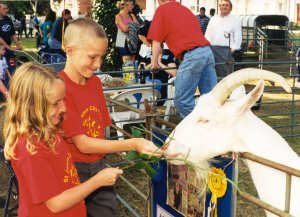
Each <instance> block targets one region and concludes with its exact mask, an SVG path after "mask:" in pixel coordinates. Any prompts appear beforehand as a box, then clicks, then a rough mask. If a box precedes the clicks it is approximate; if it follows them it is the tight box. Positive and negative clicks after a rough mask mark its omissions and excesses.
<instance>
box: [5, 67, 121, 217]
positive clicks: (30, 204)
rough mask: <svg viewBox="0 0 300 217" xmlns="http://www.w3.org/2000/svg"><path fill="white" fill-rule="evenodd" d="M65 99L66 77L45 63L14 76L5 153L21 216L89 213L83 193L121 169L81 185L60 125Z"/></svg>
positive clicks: (109, 180) (62, 216)
mask: <svg viewBox="0 0 300 217" xmlns="http://www.w3.org/2000/svg"><path fill="white" fill-rule="evenodd" d="M64 98H65V84H64V82H63V80H62V79H61V78H59V77H58V76H57V75H55V74H54V73H52V72H50V71H49V70H48V69H47V68H44V67H43V66H41V65H36V64H33V63H25V64H23V65H22V66H21V67H20V68H18V69H17V71H16V73H15V74H14V76H13V77H12V80H11V85H10V89H9V96H8V100H7V107H6V111H5V125H4V137H5V141H6V142H5V147H4V154H5V157H6V159H8V160H11V164H12V167H13V169H14V171H15V173H16V177H17V180H18V187H19V209H18V216H19V217H25V216H26V217H35V216H42V217H75V216H76V217H86V207H85V203H84V198H85V197H87V196H88V195H89V194H91V193H92V192H93V191H94V190H96V189H97V188H99V187H101V186H107V185H112V184H114V183H115V181H116V179H117V177H118V176H119V175H120V174H121V173H122V170H119V169H117V168H108V169H105V170H102V171H101V172H99V173H97V174H95V175H94V176H93V177H92V178H90V179H89V180H86V181H85V182H83V183H82V184H80V181H79V178H78V175H77V171H76V169H75V166H74V164H73V159H72V155H71V153H70V151H69V149H68V147H67V145H66V143H65V142H64V140H63V139H62V137H61V131H60V130H59V126H60V124H61V122H62V120H63V115H64V112H65V104H64Z"/></svg>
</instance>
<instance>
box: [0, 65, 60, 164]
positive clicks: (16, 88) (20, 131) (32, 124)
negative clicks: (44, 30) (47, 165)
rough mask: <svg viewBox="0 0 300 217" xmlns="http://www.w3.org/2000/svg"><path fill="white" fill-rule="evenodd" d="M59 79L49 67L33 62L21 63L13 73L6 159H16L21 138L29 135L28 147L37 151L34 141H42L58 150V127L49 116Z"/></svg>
mask: <svg viewBox="0 0 300 217" xmlns="http://www.w3.org/2000/svg"><path fill="white" fill-rule="evenodd" d="M56 79H60V78H59V77H58V76H57V75H55V74H54V73H52V72H51V70H50V69H48V68H45V67H43V66H42V65H38V64H34V63H32V62H29V63H25V64H23V65H22V66H20V67H19V68H18V69H17V70H16V72H15V74H14V75H13V77H12V79H11V83H10V88H9V96H8V99H7V103H6V110H5V115H4V116H5V119H4V121H5V122H4V123H5V124H4V129H3V134H4V138H5V146H4V155H5V158H6V159H16V158H15V153H14V150H15V147H16V145H17V140H18V137H20V136H23V135H25V136H26V149H27V150H28V152H29V153H30V154H32V155H33V154H35V153H36V146H35V144H34V141H43V142H45V143H46V145H47V146H48V147H49V148H50V149H51V150H52V151H53V152H55V145H56V142H57V139H56V133H57V132H58V129H57V127H56V126H54V125H53V124H52V123H51V121H50V120H49V118H48V112H49V109H50V102H49V95H48V94H49V91H50V90H51V86H52V84H53V82H54V81H55V80H56Z"/></svg>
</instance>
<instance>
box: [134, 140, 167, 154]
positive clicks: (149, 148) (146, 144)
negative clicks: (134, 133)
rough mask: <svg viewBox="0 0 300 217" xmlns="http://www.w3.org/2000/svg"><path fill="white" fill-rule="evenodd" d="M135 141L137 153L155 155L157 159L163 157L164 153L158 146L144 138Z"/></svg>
mask: <svg viewBox="0 0 300 217" xmlns="http://www.w3.org/2000/svg"><path fill="white" fill-rule="evenodd" d="M134 140H135V141H134V147H135V151H137V152H139V153H141V154H147V155H153V156H157V157H160V156H162V154H163V151H162V150H161V149H159V148H158V147H157V146H156V145H154V144H153V143H152V142H151V141H149V140H146V139H143V138H135V139H134Z"/></svg>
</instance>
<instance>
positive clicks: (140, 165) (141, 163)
mask: <svg viewBox="0 0 300 217" xmlns="http://www.w3.org/2000/svg"><path fill="white" fill-rule="evenodd" d="M145 167H146V166H145V163H144V162H142V161H139V162H137V163H136V164H135V165H134V166H133V168H135V169H138V170H141V169H145Z"/></svg>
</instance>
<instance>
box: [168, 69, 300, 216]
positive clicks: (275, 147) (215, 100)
mask: <svg viewBox="0 0 300 217" xmlns="http://www.w3.org/2000/svg"><path fill="white" fill-rule="evenodd" d="M244 72H245V73H249V72H250V73H257V74H258V75H260V73H261V74H264V73H266V74H269V75H270V76H271V77H272V76H275V78H274V79H273V78H271V79H270V80H272V81H275V82H280V84H281V86H283V87H284V88H285V89H286V90H287V91H290V89H289V86H288V84H287V83H286V82H285V81H284V80H283V79H282V78H279V76H278V75H275V73H273V74H274V75H273V74H272V73H271V72H268V71H265V70H259V69H244V70H240V71H239V72H235V73H236V74H239V75H240V76H241V75H243V73H244ZM270 73H271V74H270ZM230 76H231V77H230ZM230 76H228V77H227V78H226V79H227V81H225V82H229V83H230V81H228V80H230V78H232V77H234V78H235V79H236V78H237V77H239V76H237V75H230ZM258 77H259V76H258ZM263 77H264V76H263V75H262V76H261V77H260V78H263ZM253 79H254V78H251V79H244V80H243V79H241V80H243V81H242V82H239V81H235V84H233V86H234V87H230V85H229V86H228V84H225V85H224V84H221V85H224V86H226V90H227V92H226V94H227V96H228V94H230V93H231V92H232V90H233V89H234V88H235V87H238V86H240V85H241V84H242V83H244V82H245V81H247V80H253ZM236 80H238V79H236ZM215 89H222V88H220V87H216V88H215ZM263 90H264V83H263V81H260V82H259V83H258V84H257V85H256V87H255V88H254V89H253V90H252V91H251V92H250V93H248V94H247V95H245V96H243V97H241V98H239V99H236V100H234V101H232V100H228V101H225V99H226V98H227V96H221V95H220V93H217V94H216V93H215V92H214V90H213V91H212V92H210V93H208V94H206V95H203V96H201V97H200V98H199V101H198V103H197V105H196V107H195V109H194V110H193V112H192V113H191V114H189V115H188V116H187V117H186V118H184V119H183V120H182V121H181V122H180V123H179V124H178V125H177V127H176V128H175V129H174V132H173V133H172V134H171V135H172V139H171V140H170V145H169V147H168V149H167V156H174V155H177V156H182V157H184V156H186V155H187V154H188V160H189V161H192V162H194V163H196V164H202V163H203V162H207V161H208V160H209V159H211V158H213V157H215V156H218V155H221V154H225V153H227V152H231V151H232V152H250V153H253V154H255V155H258V156H261V157H263V158H266V159H269V160H272V161H275V162H278V163H281V164H284V165H287V166H290V167H293V168H295V169H298V170H300V158H299V156H298V155H297V154H296V153H295V152H294V151H293V150H292V149H291V148H290V146H289V145H288V143H287V142H286V141H285V140H284V139H283V138H282V137H281V136H280V135H279V134H278V133H277V132H276V131H275V130H273V129H272V128H271V127H270V126H268V125H267V124H266V123H264V122H263V121H262V120H260V119H259V118H258V117H256V116H255V115H254V114H253V113H252V112H251V110H250V108H251V107H252V106H253V105H254V104H255V102H256V101H257V100H258V99H259V98H260V96H261V95H262V93H263ZM218 91H219V92H220V90H218ZM216 96H217V97H216ZM220 99H221V100H220ZM223 100H224V101H223ZM171 163H172V161H171ZM173 163H179V162H178V161H177V162H173ZM247 165H248V166H249V170H250V173H251V176H252V178H253V181H254V184H255V186H256V188H257V191H258V194H259V197H260V198H261V199H262V200H263V201H265V202H267V203H269V204H271V205H273V206H275V207H277V208H279V209H281V210H284V206H285V182H286V176H285V174H284V173H282V172H280V171H278V170H275V169H272V168H270V167H266V166H263V165H261V164H258V163H255V162H253V161H247ZM266 214H267V217H274V216H275V215H273V214H271V213H269V212H266ZM290 214H291V215H293V216H296V217H299V216H300V179H299V178H296V177H293V178H292V189H291V204H290Z"/></svg>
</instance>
